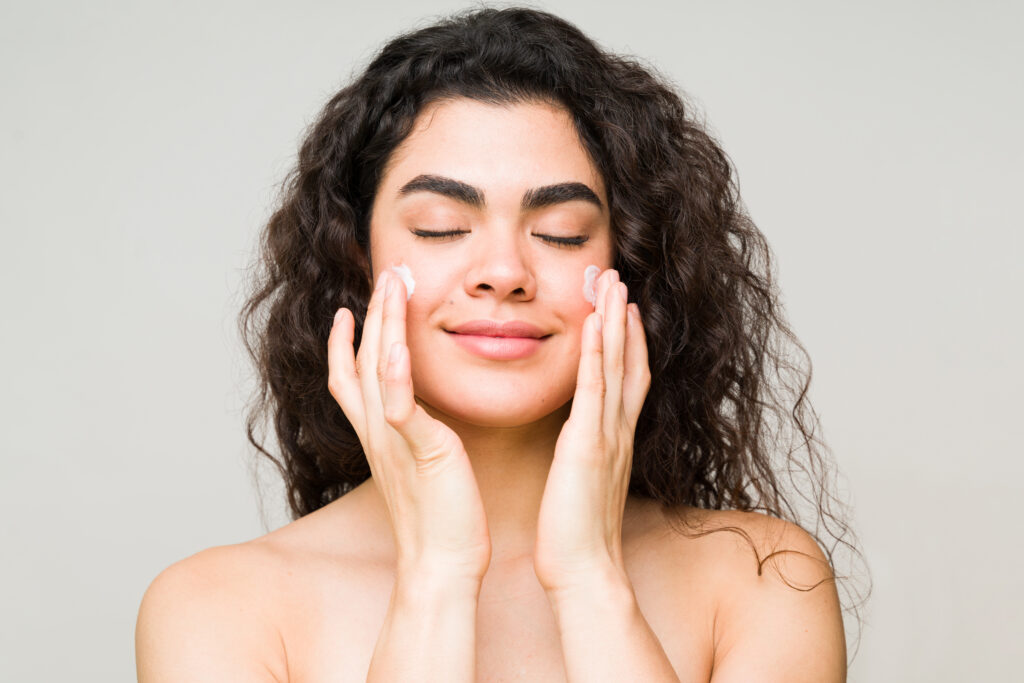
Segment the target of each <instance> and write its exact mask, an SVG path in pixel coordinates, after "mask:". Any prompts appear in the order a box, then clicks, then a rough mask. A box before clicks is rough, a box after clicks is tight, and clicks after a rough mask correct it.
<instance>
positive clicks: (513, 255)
mask: <svg viewBox="0 0 1024 683" xmlns="http://www.w3.org/2000/svg"><path fill="white" fill-rule="evenodd" d="M479 234H480V238H479V239H477V240H476V243H475V244H474V245H473V246H474V249H473V251H472V259H473V261H472V263H471V264H470V267H469V268H468V269H467V270H466V279H465V288H466V293H467V294H469V295H470V296H474V297H475V296H482V295H484V294H485V293H490V294H491V296H494V297H495V298H497V299H499V300H501V299H506V298H510V297H511V298H513V299H516V300H522V301H528V300H530V299H532V298H533V297H534V296H535V294H536V290H537V281H536V278H535V277H534V274H533V268H532V266H531V263H530V259H529V253H528V248H527V245H526V244H524V243H523V241H522V239H521V236H520V235H519V231H518V230H516V229H509V230H502V229H499V228H496V227H495V228H492V229H491V230H483V231H480V233H479Z"/></svg>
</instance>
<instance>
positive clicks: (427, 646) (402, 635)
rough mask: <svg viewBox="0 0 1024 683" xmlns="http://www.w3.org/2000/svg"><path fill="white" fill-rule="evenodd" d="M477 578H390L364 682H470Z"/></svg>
mask: <svg viewBox="0 0 1024 683" xmlns="http://www.w3.org/2000/svg"><path fill="white" fill-rule="evenodd" d="M479 594H480V583H479V582H478V581H477V582H474V581H469V580H452V579H445V578H443V577H440V576H438V577H432V576H427V575H413V576H411V577H410V578H408V579H403V578H399V579H398V580H396V581H395V587H394V590H393V591H392V593H391V603H390V605H389V607H388V613H387V617H386V619H385V621H384V627H383V628H382V629H381V633H380V637H379V638H378V639H377V646H376V648H375V649H374V651H373V659H372V660H371V661H370V670H369V673H368V674H367V677H366V680H367V683H378V682H387V683H392V682H393V681H444V682H445V683H448V682H449V681H452V682H454V683H472V681H473V680H474V678H475V675H476V671H475V669H476V611H477V600H478V597H479Z"/></svg>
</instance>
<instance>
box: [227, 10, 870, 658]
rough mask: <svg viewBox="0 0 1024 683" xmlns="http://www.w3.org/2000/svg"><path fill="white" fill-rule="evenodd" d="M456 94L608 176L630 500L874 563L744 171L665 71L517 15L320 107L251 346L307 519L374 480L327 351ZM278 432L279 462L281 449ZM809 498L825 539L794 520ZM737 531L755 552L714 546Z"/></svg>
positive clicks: (409, 50)
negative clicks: (748, 201) (425, 120)
mask: <svg viewBox="0 0 1024 683" xmlns="http://www.w3.org/2000/svg"><path fill="white" fill-rule="evenodd" d="M454 97H466V98H472V99H475V100H478V101H482V102H487V103H494V104H510V103H517V102H528V101H543V102H549V103H555V104H557V105H558V106H560V107H562V108H564V109H565V110H566V111H567V112H569V114H570V115H571V117H572V120H573V123H574V125H575V128H576V131H577V132H578V134H579V137H580V140H581V142H582V143H583V145H584V147H585V149H586V150H587V152H588V153H589V154H590V156H591V158H592V160H593V162H594V164H595V165H596V167H597V168H598V170H599V171H600V173H601V174H602V176H603V179H604V181H605V186H606V188H607V194H608V200H609V208H610V213H611V226H612V233H613V243H614V252H615V262H614V268H615V269H616V270H618V272H619V274H620V277H621V279H622V281H623V282H625V283H626V285H627V287H628V288H629V292H630V294H631V296H633V295H635V301H636V302H637V304H638V305H639V307H640V311H641V316H642V319H643V321H644V325H645V331H646V337H647V344H648V353H649V360H650V369H651V386H650V390H649V392H648V396H647V399H646V403H645V404H644V408H643V412H642V413H641V415H640V418H639V422H638V424H637V427H636V434H635V440H634V458H633V469H632V474H631V479H630V487H629V491H630V493H631V494H633V495H635V496H641V497H644V498H649V499H654V500H657V501H660V502H661V503H663V504H664V505H665V506H668V507H669V508H670V509H671V508H676V507H677V506H680V505H687V506H691V507H696V508H704V509H714V510H724V509H729V510H741V511H761V512H763V513H765V514H768V515H771V516H774V517H777V518H779V519H784V520H789V521H791V522H794V523H796V524H798V525H800V526H801V527H803V528H804V529H805V530H806V531H808V532H809V533H811V534H812V535H813V536H814V538H815V539H816V540H817V541H818V543H819V545H822V546H823V547H824V549H825V551H826V554H827V556H828V559H829V562H830V564H831V565H832V567H835V566H836V564H837V558H836V557H835V556H834V553H835V551H836V546H837V545H838V544H842V545H843V546H844V547H845V548H846V549H847V550H849V551H852V552H853V554H854V556H855V557H859V558H863V555H862V553H861V552H860V551H859V550H858V549H857V543H856V536H855V534H853V532H852V530H851V529H850V527H849V525H848V524H847V523H846V522H845V521H844V516H846V515H848V513H845V515H844V513H843V509H844V508H845V507H846V506H845V505H844V504H843V503H842V502H841V501H840V500H839V499H838V498H837V497H836V496H835V495H834V494H833V493H832V489H833V488H834V483H833V481H832V479H833V475H834V473H835V469H834V467H833V466H832V465H831V463H830V461H829V458H828V457H826V456H827V454H828V449H827V446H826V445H825V443H824V441H823V440H822V439H821V438H819V437H818V436H817V435H816V433H815V432H816V430H817V429H818V427H819V423H818V416H817V414H816V413H815V412H814V410H813V409H812V408H811V406H810V404H809V401H808V398H807V391H808V388H809V386H810V379H811V366H810V358H809V356H808V354H807V352H806V350H805V349H804V347H803V346H802V345H801V344H800V342H799V340H798V339H797V338H796V337H795V336H794V334H793V333H792V331H791V330H790V328H789V326H788V324H787V322H786V320H785V315H784V310H783V307H782V305H781V302H780V301H779V296H778V292H777V288H776V285H775V276H774V273H773V267H772V261H771V250H770V248H769V246H768V243H767V241H766V240H765V237H764V235H763V234H762V233H761V232H760V231H759V230H758V229H757V227H756V226H755V225H754V224H753V222H752V221H751V220H750V218H749V216H748V214H747V212H746V210H745V208H744V206H743V204H742V202H741V200H740V197H739V188H738V183H737V181H736V180H735V177H734V172H733V170H732V166H731V162H730V160H729V158H728V157H727V155H726V154H725V153H724V152H723V151H722V149H721V148H720V146H719V144H718V143H717V142H716V140H715V139H714V138H713V137H712V136H711V135H710V134H709V133H708V131H707V130H706V127H705V126H704V125H703V124H702V123H701V122H700V121H699V120H698V118H697V116H695V113H694V108H693V107H692V106H691V105H690V104H689V102H688V101H687V100H686V99H685V98H684V97H683V96H682V95H681V94H680V91H679V89H678V88H676V87H675V86H674V85H673V84H672V82H671V80H670V79H669V78H667V77H666V76H664V75H662V74H660V73H659V72H658V70H657V69H655V68H653V67H651V66H645V65H642V64H641V63H640V62H638V61H637V60H636V59H634V58H630V57H624V56H620V55H615V54H611V53H609V52H607V51H605V50H602V49H601V48H599V47H598V45H597V44H596V43H595V42H593V41H592V40H591V39H590V38H588V37H587V36H586V35H584V34H583V33H582V32H581V31H580V30H579V29H578V28H576V27H575V26H574V25H573V24H571V23H569V22H567V21H565V20H563V19H561V18H559V17H557V16H554V15H552V14H549V13H547V12H543V11H539V10H535V9H531V8H521V7H513V8H503V9H495V8H486V7H485V8H474V9H471V10H464V11H462V12H459V13H456V14H453V15H449V16H447V17H444V18H443V19H442V20H441V21H439V22H438V23H434V24H432V25H429V26H426V27H423V28H419V29H416V30H413V31H411V32H408V33H406V34H404V35H400V36H398V37H396V38H394V39H393V40H391V41H390V42H388V43H387V44H386V45H385V46H384V47H383V48H382V49H381V50H380V51H379V52H378V53H377V54H376V55H375V56H373V58H372V59H371V61H370V63H369V65H368V66H366V68H365V69H364V70H363V71H362V72H361V73H359V74H358V75H357V76H356V77H355V78H354V79H353V80H352V82H351V83H350V84H348V85H346V86H345V87H343V88H342V89H341V90H340V91H339V92H337V94H335V95H334V96H332V97H331V98H330V100H329V101H328V102H327V104H326V105H325V106H324V107H323V109H322V111H321V112H320V114H319V116H318V117H317V119H316V120H315V121H314V122H313V123H312V124H311V125H310V127H309V128H308V130H307V131H306V133H305V136H304V140H303V142H302V144H301V148H300V151H299V155H298V161H297V165H296V166H295V168H293V169H292V170H291V172H290V173H289V174H288V176H287V178H286V179H285V180H284V182H283V184H282V186H281V189H280V196H279V200H278V204H277V205H276V207H275V210H274V212H273V214H272V216H271V217H270V219H269V221H268V223H267V224H266V226H265V227H264V229H263V231H262V234H261V237H260V255H259V258H258V260H257V262H256V264H254V267H253V269H252V272H250V278H249V284H250V289H249V298H248V299H247V301H246V302H245V304H244V306H243V309H242V312H241V315H240V317H239V327H240V330H241V333H242V338H243V341H244V343H245V347H246V349H247V351H248V353H249V355H250V356H251V359H252V361H253V363H254V364H255V367H256V368H257V370H258V374H259V386H258V390H257V392H256V394H255V395H254V397H253V400H252V401H251V403H250V405H249V412H248V417H247V423H246V426H247V433H248V437H249V441H250V442H251V443H252V444H253V446H255V447H256V449H257V450H258V451H259V453H261V454H262V455H263V456H266V457H267V458H269V459H270V460H271V461H272V462H273V464H274V466H275V467H276V469H277V471H278V472H279V473H280V475H281V477H282V478H283V480H284V482H285V485H286V491H287V497H288V503H289V506H290V509H291V514H292V518H293V519H298V518H299V517H302V516H304V515H307V514H309V513H310V512H313V511H314V510H317V509H319V508H321V507H322V506H324V505H326V504H328V503H330V502H332V501H334V500H336V499H337V498H339V497H340V496H342V495H344V494H345V493H347V492H348V491H350V490H352V489H353V488H355V487H356V486H358V485H359V484H361V483H363V482H364V481H366V480H367V479H368V478H369V477H370V469H369V465H368V463H367V460H366V457H365V455H364V453H363V449H362V445H361V444H360V442H359V439H358V437H357V436H356V432H355V431H354V429H353V428H352V425H351V424H350V423H349V422H348V420H347V419H346V417H345V415H344V413H343V412H342V411H341V410H340V409H339V407H338V404H337V402H336V401H335V399H334V398H333V397H332V396H331V394H330V393H329V391H328V388H327V376H328V364H327V337H328V335H329V333H330V328H331V324H332V321H333V318H334V313H335V311H337V309H338V308H339V307H342V306H344V307H347V308H348V309H349V310H351V311H352V312H353V314H354V317H355V323H356V332H355V341H356V343H357V344H358V341H359V339H360V338H361V332H362V325H363V321H364V318H365V314H366V307H367V303H368V301H369V297H370V293H371V283H372V281H373V278H372V273H370V272H369V255H368V253H367V252H368V242H369V239H368V228H369V210H370V207H371V206H372V203H373V199H374V195H375V193H376V191H377V187H378V183H379V182H380V180H381V176H382V169H384V168H385V166H386V164H387V162H388V160H389V156H390V155H391V153H392V151H393V150H394V149H395V148H396V147H397V146H398V145H399V144H400V143H401V142H402V141H403V140H404V139H405V138H406V136H407V135H408V134H409V132H410V131H411V129H412V125H413V123H414V120H415V119H416V116H417V114H418V112H420V111H421V110H422V109H423V108H424V106H425V105H427V104H429V103H431V102H435V101H438V100H440V99H443V98H454ZM801 358H802V359H804V360H806V362H807V370H806V371H804V370H802V367H801V364H800V363H798V362H796V361H798V360H800V359H801ZM271 415H272V416H273V426H274V430H275V432H276V437H277V443H278V446H279V447H280V451H281V457H280V459H279V458H277V457H275V456H274V455H273V454H271V453H270V452H269V451H268V450H267V449H266V448H265V447H264V441H265V439H266V437H265V425H266V421H267V418H268V416H271ZM261 426H263V427H264V430H263V431H261ZM783 474H785V475H788V479H787V478H784V477H783ZM800 501H803V502H804V504H805V507H807V506H808V505H809V512H810V513H811V514H812V515H813V519H812V521H813V524H810V523H804V522H803V513H802V512H798V511H797V510H796V509H794V507H793V503H794V502H795V503H798V507H799V503H800ZM837 507H838V508H839V510H838V511H837V510H836V509H834V508H837ZM822 528H824V529H825V531H826V532H827V533H828V534H829V535H830V536H831V539H832V542H831V543H825V542H824V539H823V537H822V535H821V533H820V532H821V530H822ZM722 530H729V531H736V532H737V533H741V534H743V535H745V536H746V534H745V532H744V531H743V530H742V529H739V528H737V527H722V528H717V529H713V530H712V531H722ZM680 532H681V533H685V534H688V535H689V533H690V530H688V529H684V528H680ZM703 533H710V531H708V530H706V529H705V530H702V532H701V533H700V534H698V535H703ZM747 540H748V541H750V539H749V537H747ZM753 546H754V544H753V543H752V542H751V547H753ZM754 552H755V555H756V553H757V551H756V549H755V551H754ZM764 559H767V558H764ZM764 559H761V558H758V573H760V571H761V569H760V567H761V564H762V563H763V562H764ZM831 578H835V575H834V574H833V576H832V577H831ZM840 578H841V579H845V580H848V579H849V578H850V577H840ZM844 586H845V587H846V588H847V592H848V593H849V592H850V591H849V585H848V584H844ZM808 590H809V589H808ZM869 592H870V591H869ZM864 600H866V597H864V598H863V599H862V600H860V601H859V602H857V601H853V604H851V605H848V606H847V607H845V608H844V609H846V610H849V609H850V608H852V609H853V610H854V611H855V612H856V608H857V606H858V605H860V604H862V603H863V601H864ZM845 602H848V603H849V602H851V601H850V600H847V601H845ZM858 641H859V639H858Z"/></svg>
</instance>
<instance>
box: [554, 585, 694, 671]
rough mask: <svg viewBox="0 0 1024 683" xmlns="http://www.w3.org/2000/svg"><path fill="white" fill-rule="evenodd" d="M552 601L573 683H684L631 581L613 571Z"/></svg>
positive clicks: (567, 666) (555, 597)
mask: <svg viewBox="0 0 1024 683" xmlns="http://www.w3.org/2000/svg"><path fill="white" fill-rule="evenodd" d="M548 598H549V600H550V601H551V608H552V610H553V611H554V613H555V620H556V621H557V622H558V631H559V634H560V635H561V640H562V653H563V657H564V659H565V672H566V675H567V677H568V680H569V681H570V683H575V682H577V681H579V682H582V681H587V682H588V683H590V682H593V683H602V682H604V681H608V682H609V683H610V682H612V681H649V682H650V683H679V677H678V676H676V673H675V670H674V669H673V668H672V664H671V663H670V662H669V660H668V657H667V656H666V655H665V651H664V650H663V649H662V647H661V643H660V642H659V641H658V637H657V636H656V635H655V634H654V631H652V630H651V627H650V625H649V624H648V623H647V620H646V619H644V616H643V614H641V613H640V608H639V606H638V605H637V602H636V596H635V595H634V593H633V587H632V585H631V584H630V583H629V579H628V578H627V577H625V576H620V575H618V574H617V573H616V572H613V571H609V572H608V573H607V575H605V576H601V577H595V578H594V580H593V582H592V583H591V584H590V585H583V584H580V585H579V586H577V587H575V588H574V589H573V590H571V591H561V592H557V593H556V592H552V593H549V594H548Z"/></svg>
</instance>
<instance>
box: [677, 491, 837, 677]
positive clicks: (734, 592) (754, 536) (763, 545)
mask: <svg viewBox="0 0 1024 683" xmlns="http://www.w3.org/2000/svg"><path fill="white" fill-rule="evenodd" d="M691 511H692V514H694V515H696V517H691V519H696V521H698V522H699V526H698V527H697V528H696V531H697V532H698V533H701V534H704V532H710V533H706V534H705V535H701V536H700V537H699V538H698V539H697V543H696V544H694V545H692V546H691V549H693V550H695V551H696V554H697V556H698V557H700V564H701V565H702V566H703V567H705V569H706V573H705V576H706V579H707V581H708V585H710V586H711V587H712V590H713V592H714V594H715V596H716V597H715V602H716V608H715V610H716V611H715V626H714V631H715V633H714V643H715V654H714V667H713V675H712V678H711V680H712V683H730V682H732V681H751V680H757V681H766V682H770V681H845V680H846V641H845V635H844V631H843V620H842V611H841V607H840V603H839V597H838V593H837V591H836V585H835V575H834V571H833V569H832V567H831V565H830V564H829V562H828V558H827V556H826V555H825V553H824V551H823V550H822V548H821V547H820V546H819V545H818V543H817V541H816V540H815V539H814V537H813V536H812V535H811V534H810V533H808V532H807V531H806V530H804V529H803V528H801V527H800V526H799V525H797V524H794V523H792V522H789V521H785V520H781V519H778V518H776V517H772V516H770V515H766V514H762V513H760V512H741V511H708V510H699V511H698V510H695V509H692V508H691Z"/></svg>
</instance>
